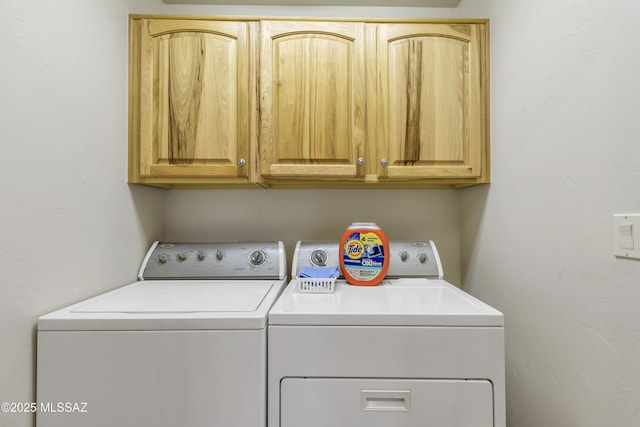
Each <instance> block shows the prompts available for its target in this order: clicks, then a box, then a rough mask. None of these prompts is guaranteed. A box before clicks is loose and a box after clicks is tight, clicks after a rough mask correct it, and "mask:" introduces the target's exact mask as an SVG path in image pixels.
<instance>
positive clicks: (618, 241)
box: [613, 214, 640, 259]
mask: <svg viewBox="0 0 640 427" xmlns="http://www.w3.org/2000/svg"><path fill="white" fill-rule="evenodd" d="M613 254H614V255H615V256H618V257H624V258H634V259H640V214H614V215H613Z"/></svg>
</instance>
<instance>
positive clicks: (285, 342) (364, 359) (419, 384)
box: [267, 241, 506, 427]
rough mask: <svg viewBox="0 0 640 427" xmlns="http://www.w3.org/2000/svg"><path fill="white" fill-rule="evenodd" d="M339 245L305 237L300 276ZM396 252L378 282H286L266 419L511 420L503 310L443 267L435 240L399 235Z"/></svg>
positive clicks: (406, 425)
mask: <svg viewBox="0 0 640 427" xmlns="http://www.w3.org/2000/svg"><path fill="white" fill-rule="evenodd" d="M338 255H339V252H338V243H337V242H329V243H327V242H298V244H297V246H296V251H295V254H294V260H293V264H294V265H293V268H292V277H296V276H297V272H299V271H300V270H301V269H302V268H311V267H332V266H338V265H339V261H338ZM390 255H391V262H390V266H389V271H388V273H387V277H386V278H385V280H384V281H383V283H382V284H380V285H378V286H352V285H349V284H347V283H346V282H345V281H344V280H341V279H338V280H337V281H336V283H335V285H334V291H333V292H332V293H305V292H301V289H300V286H299V282H300V281H299V280H298V279H292V280H291V282H290V283H289V285H288V286H287V288H286V289H285V290H284V291H283V293H282V295H281V296H280V298H279V299H278V301H277V302H276V304H274V306H273V308H272V309H271V312H270V314H269V326H268V359H267V360H268V362H267V364H268V402H269V403H268V410H267V412H268V427H301V426H304V427H382V426H385V427H388V426H393V427H418V426H421V427H422V426H426V425H429V426H438V427H490V426H491V427H505V423H506V421H505V373H504V372H505V371H504V369H505V366H504V321H503V315H502V313H500V312H499V311H497V310H495V309H494V308H492V307H490V306H488V305H487V304H485V303H483V302H481V301H479V300H478V299H476V298H474V297H472V296H471V295H468V294H467V293H465V292H463V291H462V290H460V289H458V288H457V287H455V286H453V285H451V284H449V283H447V282H446V281H444V280H443V279H442V277H443V275H442V267H441V264H440V259H439V257H438V253H437V250H436V247H435V245H434V244H433V242H430V241H426V242H393V241H392V242H390ZM329 289H330V288H329Z"/></svg>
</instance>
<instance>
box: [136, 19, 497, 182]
mask: <svg viewBox="0 0 640 427" xmlns="http://www.w3.org/2000/svg"><path fill="white" fill-rule="evenodd" d="M488 26H489V23H488V21H487V20H414V21H411V22H408V21H400V20H366V19H364V20H355V19H351V20H335V19H326V20H314V19H293V18H275V19H266V20H260V19H259V18H237V17H235V18H210V19H208V18H196V17H171V16H164V17H162V16H138V15H133V16H131V19H130V70H129V74H130V79H129V82H130V85H129V86H130V87H129V93H130V97H129V182H133V183H143V184H150V185H159V186H168V187H202V186H233V187H235V186H241V185H246V186H258V185H259V186H262V187H270V186H273V187H277V186H281V187H284V186H297V187H300V186H309V187H311V186H315V187H371V188H376V187H379V188H382V187H396V188H397V187H407V188H409V187H419V188H457V187H463V186H468V185H474V184H479V183H486V182H489V161H490V158H489V64H488V57H489V55H488V49H489V48H488V44H489V42H488V40H489V36H488V34H489V31H488Z"/></svg>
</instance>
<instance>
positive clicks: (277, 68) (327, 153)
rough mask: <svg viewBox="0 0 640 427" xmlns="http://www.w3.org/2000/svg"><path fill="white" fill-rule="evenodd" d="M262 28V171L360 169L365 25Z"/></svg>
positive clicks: (272, 24)
mask: <svg viewBox="0 0 640 427" xmlns="http://www.w3.org/2000/svg"><path fill="white" fill-rule="evenodd" d="M260 32H261V50H260V58H261V60H260V67H261V76H260V95H261V99H260V142H259V151H260V154H259V155H260V173H261V174H262V176H263V177H265V178H269V177H278V176H280V177H288V178H290V177H293V178H295V177H305V176H313V177H315V179H320V180H322V179H325V178H327V179H332V178H333V177H356V176H359V175H361V174H362V173H363V167H362V165H359V164H358V158H359V157H361V156H362V155H363V154H362V150H363V140H364V120H365V116H364V115H365V111H364V102H365V101H364V40H363V39H364V24H363V23H355V22H311V21H302V22H300V21H297V22H293V21H262V22H261V23H260ZM360 163H363V161H361V162H360Z"/></svg>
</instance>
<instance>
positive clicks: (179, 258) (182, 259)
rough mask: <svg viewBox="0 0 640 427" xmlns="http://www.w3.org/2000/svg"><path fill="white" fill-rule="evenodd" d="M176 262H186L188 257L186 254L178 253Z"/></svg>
mask: <svg viewBox="0 0 640 427" xmlns="http://www.w3.org/2000/svg"><path fill="white" fill-rule="evenodd" d="M177 257H178V261H186V260H187V258H189V255H188V254H187V253H186V252H178V255H177Z"/></svg>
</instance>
